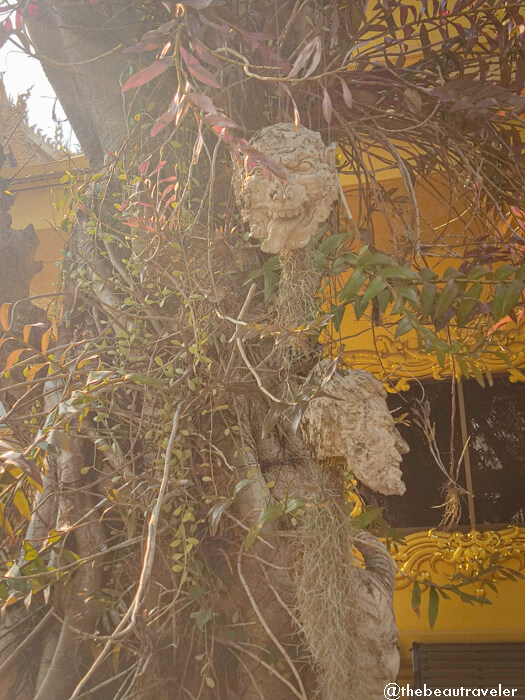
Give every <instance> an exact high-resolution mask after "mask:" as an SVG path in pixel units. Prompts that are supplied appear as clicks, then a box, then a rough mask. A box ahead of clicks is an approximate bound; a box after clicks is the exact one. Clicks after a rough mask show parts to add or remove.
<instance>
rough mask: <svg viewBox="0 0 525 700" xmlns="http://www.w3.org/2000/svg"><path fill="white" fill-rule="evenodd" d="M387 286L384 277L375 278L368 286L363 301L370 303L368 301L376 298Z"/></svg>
mask: <svg viewBox="0 0 525 700" xmlns="http://www.w3.org/2000/svg"><path fill="white" fill-rule="evenodd" d="M385 287H386V282H385V280H384V279H382V278H381V277H376V278H375V279H373V280H372V281H371V282H370V284H369V285H368V287H367V288H366V291H365V293H364V294H363V297H362V303H363V304H368V302H369V301H371V300H372V299H374V298H375V297H376V296H377V295H378V294H379V292H382V291H383V289H384V288H385Z"/></svg>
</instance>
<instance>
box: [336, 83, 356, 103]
mask: <svg viewBox="0 0 525 700" xmlns="http://www.w3.org/2000/svg"><path fill="white" fill-rule="evenodd" d="M339 80H340V82H341V89H342V91H343V100H344V103H345V105H346V106H347V107H350V109H351V108H352V105H353V103H354V98H353V97H352V93H351V92H350V88H349V87H348V85H347V84H346V82H345V81H344V80H343V79H342V78H339Z"/></svg>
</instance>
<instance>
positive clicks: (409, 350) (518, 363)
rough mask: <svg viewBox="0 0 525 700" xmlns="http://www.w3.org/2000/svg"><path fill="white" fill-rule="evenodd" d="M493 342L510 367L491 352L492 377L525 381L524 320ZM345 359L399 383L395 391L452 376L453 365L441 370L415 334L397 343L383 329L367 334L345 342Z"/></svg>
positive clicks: (488, 362) (498, 333)
mask: <svg viewBox="0 0 525 700" xmlns="http://www.w3.org/2000/svg"><path fill="white" fill-rule="evenodd" d="M343 330H344V329H343ZM491 340H492V344H493V346H494V347H497V349H498V351H499V352H501V353H502V354H504V355H505V356H506V357H507V358H508V360H509V363H507V362H506V361H505V360H503V359H500V358H499V357H497V356H494V355H491V354H490V353H489V352H488V353H487V354H486V355H484V356H483V357H482V362H483V364H484V365H485V366H486V367H488V369H489V370H490V371H491V372H493V373H498V372H504V373H506V374H507V375H508V378H509V380H510V381H511V382H523V381H525V369H524V368H525V342H524V341H525V320H522V321H521V322H520V323H519V324H518V325H517V326H515V327H511V328H508V329H505V330H502V329H498V330H496V331H495V332H494V333H493V334H492V337H491ZM354 342H355V346H354V347H352V345H353V343H354ZM482 355H483V353H482ZM344 358H345V361H346V362H347V363H348V366H349V367H352V369H363V370H366V371H367V372H371V373H372V374H373V375H374V376H376V377H377V378H378V379H380V380H381V381H386V380H388V381H389V382H390V383H392V381H393V382H397V383H396V384H395V391H406V390H408V389H409V386H410V380H411V379H416V378H417V379H423V378H433V379H437V380H439V379H445V378H446V377H450V375H451V373H452V367H451V364H450V362H449V361H447V362H446V363H445V366H444V367H442V366H441V365H440V364H439V362H438V361H437V359H436V356H435V354H434V353H425V352H424V351H423V350H422V348H421V344H420V342H419V341H418V338H417V336H416V335H415V334H407V335H405V336H403V337H402V338H397V339H396V338H393V337H392V336H391V335H390V334H389V333H388V331H386V330H385V329H383V328H376V329H375V332H374V334H372V331H365V332H364V333H362V334H360V335H359V337H358V339H357V340H356V341H353V340H346V341H345V349H344ZM480 368H481V365H480ZM520 368H521V369H520ZM387 388H388V387H387ZM391 390H392V389H391Z"/></svg>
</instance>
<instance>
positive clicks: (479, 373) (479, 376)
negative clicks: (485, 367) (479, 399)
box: [467, 360, 485, 389]
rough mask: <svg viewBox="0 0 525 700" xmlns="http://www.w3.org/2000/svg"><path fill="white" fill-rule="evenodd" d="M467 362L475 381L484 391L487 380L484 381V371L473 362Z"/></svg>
mask: <svg viewBox="0 0 525 700" xmlns="http://www.w3.org/2000/svg"><path fill="white" fill-rule="evenodd" d="M467 362H468V365H469V367H470V371H471V372H472V375H473V376H474V379H475V380H476V381H477V383H478V384H479V385H480V386H481V387H483V389H484V388H485V380H484V379H483V373H482V371H481V370H480V368H479V367H478V366H477V365H476V364H475V363H474V362H473V361H472V360H467Z"/></svg>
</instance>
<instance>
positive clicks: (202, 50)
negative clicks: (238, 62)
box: [195, 44, 222, 68]
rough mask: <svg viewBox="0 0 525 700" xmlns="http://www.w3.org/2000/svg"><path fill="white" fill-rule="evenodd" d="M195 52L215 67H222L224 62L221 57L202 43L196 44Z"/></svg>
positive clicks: (202, 59)
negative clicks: (220, 59)
mask: <svg viewBox="0 0 525 700" xmlns="http://www.w3.org/2000/svg"><path fill="white" fill-rule="evenodd" d="M195 53H196V54H197V56H198V57H199V58H200V59H201V61H204V62H205V63H209V64H210V66H214V67H215V68H222V63H221V62H220V61H219V59H218V58H217V57H216V56H214V55H213V54H212V53H210V52H209V51H208V49H207V48H206V47H205V46H203V45H202V44H195Z"/></svg>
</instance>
